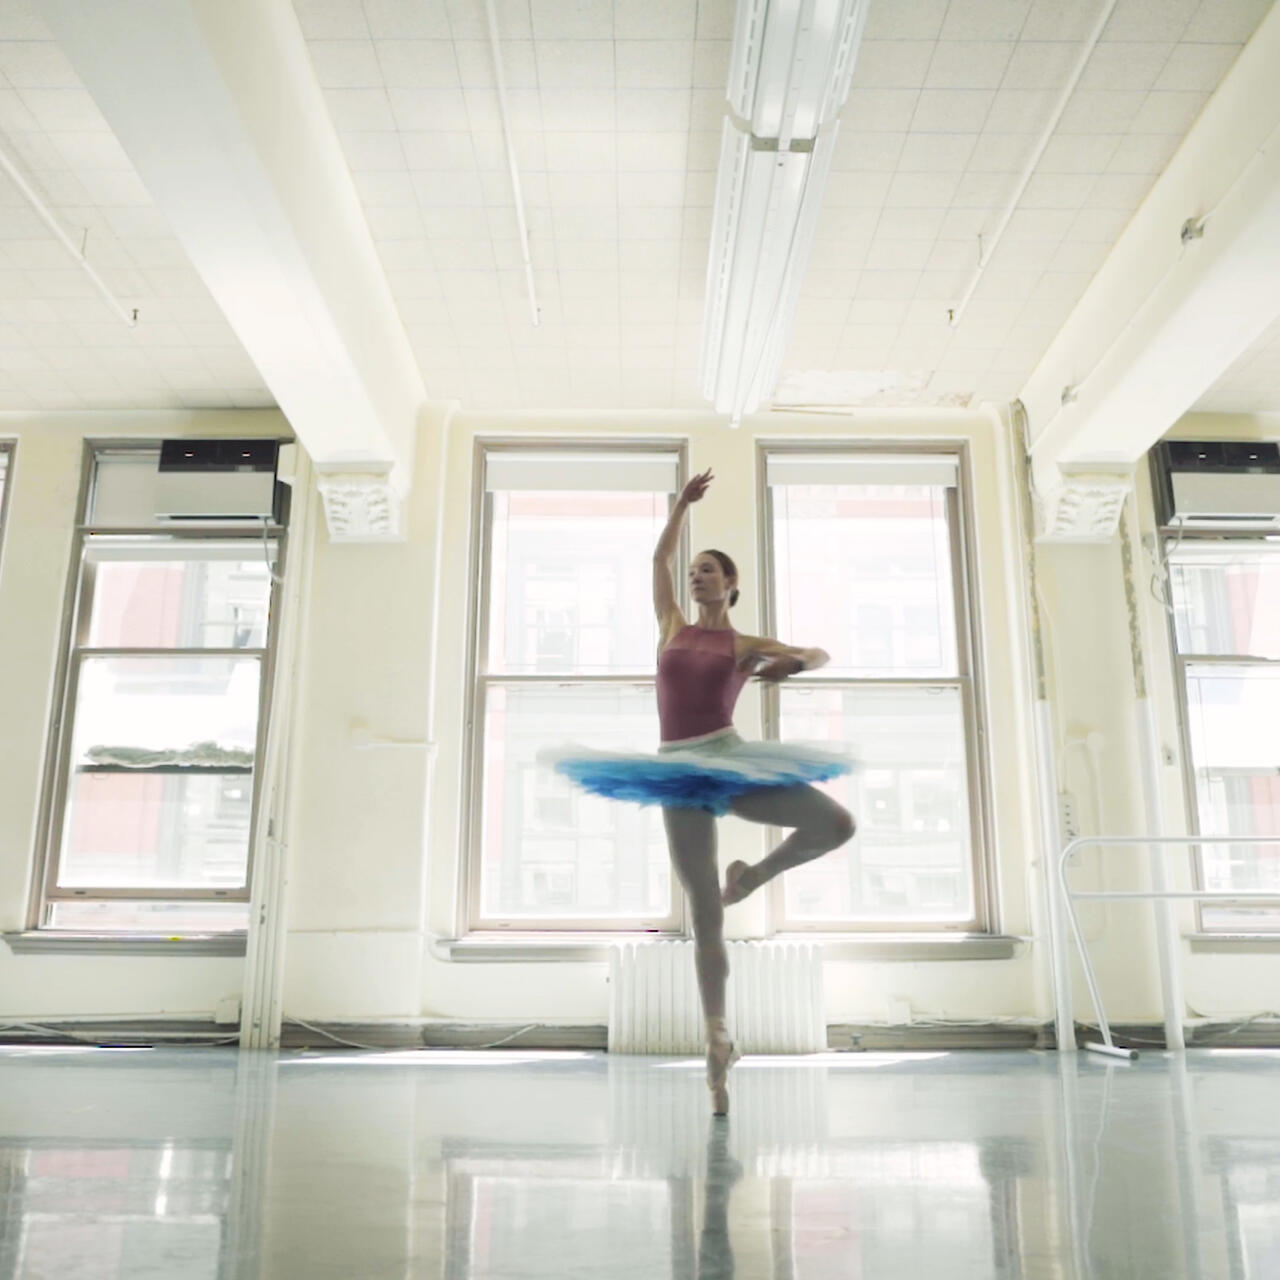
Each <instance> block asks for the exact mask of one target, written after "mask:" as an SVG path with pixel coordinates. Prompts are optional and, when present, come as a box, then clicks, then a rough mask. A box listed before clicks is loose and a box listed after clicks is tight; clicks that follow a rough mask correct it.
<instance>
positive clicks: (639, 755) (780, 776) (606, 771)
mask: <svg viewBox="0 0 1280 1280" xmlns="http://www.w3.org/2000/svg"><path fill="white" fill-rule="evenodd" d="M538 760H539V762H540V763H542V764H544V765H547V766H549V767H551V768H553V769H554V770H555V771H556V772H557V773H559V774H561V775H562V776H564V777H566V778H569V779H570V780H571V781H573V782H575V783H576V784H577V785H578V786H580V787H582V788H583V789H584V790H587V791H590V792H592V793H593V794H594V795H598V796H609V797H610V798H612V799H614V800H631V801H634V802H636V803H638V804H658V805H663V806H665V807H668V808H691V809H708V810H710V811H711V812H712V813H715V814H725V813H728V812H729V806H730V804H731V803H732V801H733V800H734V799H736V798H737V797H738V796H741V795H748V794H750V793H751V792H753V791H762V790H765V789H767V788H770V787H794V786H796V785H797V784H798V783H805V782H825V781H827V780H828V779H829V778H836V777H839V776H840V775H841V774H845V773H851V772H852V771H853V770H854V769H855V768H856V761H855V760H854V759H853V757H852V756H850V755H848V754H846V753H844V752H841V751H836V750H832V749H831V748H830V747H823V746H818V745H815V744H812V743H803V742H744V741H743V739H742V738H740V737H739V736H738V734H737V733H736V732H734V731H733V730H729V731H727V732H725V733H722V734H718V735H716V736H715V737H709V738H706V739H702V740H699V741H696V742H692V743H689V744H682V743H672V744H667V745H664V746H663V747H662V748H661V749H660V750H659V751H656V752H643V751H599V750H595V749H594V748H591V747H581V746H565V747H552V748H547V749H546V750H543V751H540V752H539V753H538Z"/></svg>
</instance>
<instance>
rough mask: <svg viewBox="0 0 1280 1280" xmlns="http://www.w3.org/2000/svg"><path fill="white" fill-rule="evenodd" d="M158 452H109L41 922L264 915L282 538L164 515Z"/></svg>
mask: <svg viewBox="0 0 1280 1280" xmlns="http://www.w3.org/2000/svg"><path fill="white" fill-rule="evenodd" d="M158 457H159V450H158V449H156V448H150V449H129V450H123V449H99V450H97V451H95V453H94V455H93V457H92V459H91V463H90V466H91V476H90V484H89V487H88V494H87V498H86V505H85V513H84V519H83V521H82V523H81V531H80V534H79V538H78V542H77V561H78V563H77V583H76V594H75V608H74V613H73V618H72V623H71V636H70V646H69V650H68V654H67V660H66V667H65V680H64V685H63V693H62V711H61V717H60V722H59V735H58V746H57V752H56V757H55V771H56V772H55V778H54V785H53V789H52V797H51V807H50V812H49V818H48V822H47V831H48V844H47V854H46V860H45V874H44V879H43V894H42V900H41V907H40V918H39V923H40V926H41V927H43V928H47V929H67V930H77V931H79V930H84V931H90V932H95V933H108V932H142V933H155V932H159V933H164V934H182V933H192V932H201V933H205V932H215V931H230V930H239V929H244V928H245V927H246V925H247V922H248V900H249V883H250V881H249V877H250V873H251V866H250V862H251V859H250V849H251V844H252V831H253V821H254V798H255V779H256V771H255V770H256V762H257V760H258V756H259V750H260V746H261V743H262V740H263V737H264V733H265V725H266V716H265V690H266V678H265V672H266V667H267V662H268V655H269V652H270V631H271V620H272V618H273V617H274V614H275V604H276V593H275V589H274V583H275V579H276V578H277V577H278V575H277V574H276V573H275V571H274V565H275V564H276V562H277V560H278V559H279V555H280V551H281V544H282V540H283V530H282V529H281V528H279V527H277V526H275V525H272V524H270V523H268V524H267V525H266V527H264V526H263V525H261V524H259V525H252V526H248V527H246V525H245V524H244V522H239V523H234V524H231V523H224V524H218V523H214V522H208V521H200V522H195V523H192V522H184V523H183V524H182V525H181V526H180V527H174V526H173V525H172V524H171V523H169V522H164V521H162V520H160V519H159V518H158V517H156V516H155V515H153V514H152V513H153V511H154V504H153V503H152V502H151V500H150V496H149V493H150V490H149V486H150V484H152V483H153V481H154V477H155V475H156V467H157V461H158Z"/></svg>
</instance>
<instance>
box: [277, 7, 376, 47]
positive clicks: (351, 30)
mask: <svg viewBox="0 0 1280 1280" xmlns="http://www.w3.org/2000/svg"><path fill="white" fill-rule="evenodd" d="M293 10H294V12H295V13H296V14H297V15H298V22H299V24H300V25H301V27H302V34H303V35H304V36H306V38H307V39H308V40H352V39H355V40H363V39H366V38H367V37H368V35H369V24H368V23H367V22H366V21H365V16H364V9H363V7H362V6H361V4H360V0H294V5H293Z"/></svg>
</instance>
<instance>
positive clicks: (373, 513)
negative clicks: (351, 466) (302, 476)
mask: <svg viewBox="0 0 1280 1280" xmlns="http://www.w3.org/2000/svg"><path fill="white" fill-rule="evenodd" d="M316 484H317V487H318V488H319V490H320V498H321V500H322V501H323V503H324V518H325V523H326V524H327V525H328V527H329V540H330V542H403V541H404V538H405V528H404V499H403V498H402V497H401V495H400V493H399V491H398V490H397V489H396V488H395V486H394V485H393V484H392V483H391V469H390V465H389V464H388V465H387V466H386V467H385V468H384V469H379V470H376V471H373V470H371V471H319V470H318V471H317V475H316Z"/></svg>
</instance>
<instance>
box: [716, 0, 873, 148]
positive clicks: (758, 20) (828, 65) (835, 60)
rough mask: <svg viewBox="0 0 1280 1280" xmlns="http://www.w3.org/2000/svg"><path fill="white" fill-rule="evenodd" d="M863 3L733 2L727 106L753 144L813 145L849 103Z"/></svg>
mask: <svg viewBox="0 0 1280 1280" xmlns="http://www.w3.org/2000/svg"><path fill="white" fill-rule="evenodd" d="M866 16H867V0H738V10H737V16H736V19H735V21H734V31H733V53H732V57H731V61H730V64H729V88H728V98H729V106H730V108H731V109H732V111H733V112H734V114H735V115H737V116H738V117H739V119H740V120H741V121H742V122H743V123H744V124H745V125H747V126H748V127H749V128H750V131H751V132H752V133H754V134H755V135H756V137H758V138H777V139H778V142H779V145H780V146H781V147H782V148H786V147H787V146H789V145H790V143H791V140H792V139H793V138H804V139H813V138H815V137H817V134H818V129H819V128H820V127H821V126H822V125H825V124H829V123H830V122H831V121H832V120H834V119H835V117H836V115H837V114H838V113H839V111H840V108H841V107H842V106H843V105H844V101H845V99H846V98H847V97H848V96H849V81H850V78H851V77H852V75H853V63H854V58H855V56H856V55H857V49H858V41H859V40H860V39H861V36H862V28H863V24H864V23H865V22H866Z"/></svg>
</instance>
